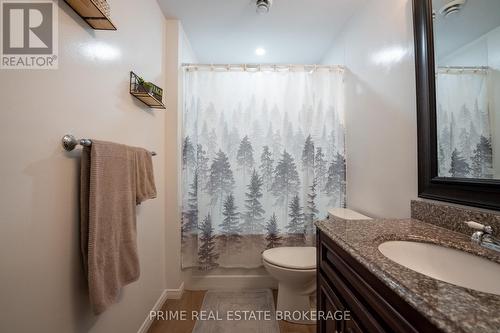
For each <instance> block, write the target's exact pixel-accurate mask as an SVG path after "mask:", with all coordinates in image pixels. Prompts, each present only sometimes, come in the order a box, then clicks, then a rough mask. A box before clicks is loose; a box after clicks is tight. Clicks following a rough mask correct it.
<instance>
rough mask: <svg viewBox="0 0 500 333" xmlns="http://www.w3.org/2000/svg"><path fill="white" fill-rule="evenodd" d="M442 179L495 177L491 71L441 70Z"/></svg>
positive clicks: (438, 115)
mask: <svg viewBox="0 0 500 333" xmlns="http://www.w3.org/2000/svg"><path fill="white" fill-rule="evenodd" d="M436 85H437V87H436V91H437V130H438V133H437V135H438V168H439V176H441V177H454V178H481V179H482V178H493V177H494V170H493V159H492V142H491V138H492V121H493V118H492V117H493V116H494V113H493V114H491V113H490V108H491V107H492V100H490V97H489V96H491V71H490V70H487V69H479V68H478V69H477V70H473V69H465V70H461V69H449V68H448V69H444V68H443V69H439V71H438V74H437V77H436Z"/></svg>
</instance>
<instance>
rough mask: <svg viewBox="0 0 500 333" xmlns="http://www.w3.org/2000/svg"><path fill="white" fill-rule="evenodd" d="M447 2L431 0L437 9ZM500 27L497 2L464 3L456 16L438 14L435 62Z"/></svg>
mask: <svg viewBox="0 0 500 333" xmlns="http://www.w3.org/2000/svg"><path fill="white" fill-rule="evenodd" d="M447 2H448V0H433V1H432V7H433V9H434V10H435V11H436V12H437V13H439V10H440V9H441V8H442V7H443V6H444V5H445V4H446V3H447ZM498 26H500V0H468V1H467V2H466V4H465V6H464V7H463V9H462V10H461V11H460V12H459V13H457V14H451V15H449V16H447V17H443V16H441V15H438V16H437V18H436V20H435V21H434V35H435V41H434V42H435V48H436V53H437V55H438V58H439V59H442V58H444V57H446V56H447V55H449V54H450V53H452V52H453V51H456V50H457V49H458V48H460V47H462V46H464V45H466V44H469V43H470V42H472V41H474V40H476V39H477V38H479V37H481V36H482V35H484V34H485V33H487V32H489V31H490V30H493V29H494V28H496V27H498Z"/></svg>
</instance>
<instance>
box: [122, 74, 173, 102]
mask: <svg viewBox="0 0 500 333" xmlns="http://www.w3.org/2000/svg"><path fill="white" fill-rule="evenodd" d="M130 93H131V94H132V95H133V96H134V97H136V98H137V99H139V100H140V101H141V102H143V103H144V104H146V105H147V106H149V107H151V108H153V109H166V108H165V105H163V102H162V99H163V89H161V88H160V87H158V86H157V85H155V84H153V83H151V82H146V81H144V80H143V79H142V78H141V77H140V76H138V75H137V74H135V73H134V72H130Z"/></svg>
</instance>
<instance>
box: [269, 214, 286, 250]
mask: <svg viewBox="0 0 500 333" xmlns="http://www.w3.org/2000/svg"><path fill="white" fill-rule="evenodd" d="M277 220H278V218H277V217H276V214H274V213H273V215H271V217H270V218H269V221H268V222H267V224H266V242H267V244H266V249H271V248H273V247H279V246H281V242H282V237H281V236H280V235H279V233H280V231H279V228H278V222H277Z"/></svg>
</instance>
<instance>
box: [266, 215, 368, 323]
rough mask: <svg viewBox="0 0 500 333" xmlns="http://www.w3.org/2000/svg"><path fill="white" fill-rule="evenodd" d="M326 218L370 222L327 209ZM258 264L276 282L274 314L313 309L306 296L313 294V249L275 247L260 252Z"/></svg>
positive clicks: (314, 273)
mask: <svg viewBox="0 0 500 333" xmlns="http://www.w3.org/2000/svg"><path fill="white" fill-rule="evenodd" d="M328 215H329V218H337V219H341V220H371V218H370V217H368V216H365V215H362V214H360V213H358V212H355V211H353V210H350V209H347V208H334V209H330V210H329V211H328ZM332 223H333V222H332ZM262 262H263V264H264V267H265V268H266V270H267V272H268V273H269V274H270V275H271V276H272V277H274V278H275V279H276V280H278V304H277V305H276V311H281V313H285V311H286V312H289V313H293V312H294V311H301V312H305V311H307V312H308V311H311V310H316V309H315V308H314V306H315V305H314V306H313V307H311V302H310V296H311V295H313V294H314V293H315V292H316V248H315V247H310V246H302V247H275V248H272V249H269V250H266V251H264V252H262ZM284 319H285V320H288V321H291V322H294V323H299V324H315V322H314V321H310V320H295V319H293V318H292V319H287V318H284Z"/></svg>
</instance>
